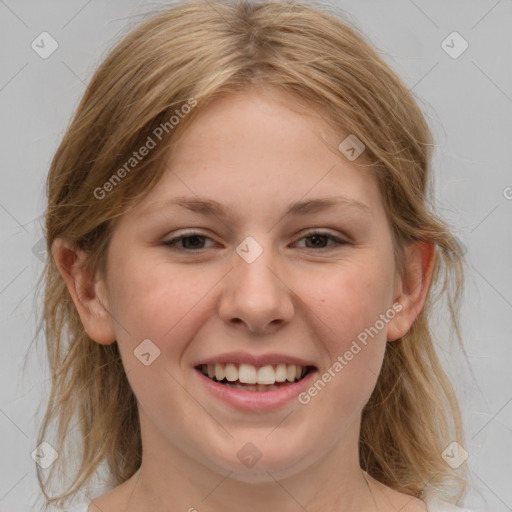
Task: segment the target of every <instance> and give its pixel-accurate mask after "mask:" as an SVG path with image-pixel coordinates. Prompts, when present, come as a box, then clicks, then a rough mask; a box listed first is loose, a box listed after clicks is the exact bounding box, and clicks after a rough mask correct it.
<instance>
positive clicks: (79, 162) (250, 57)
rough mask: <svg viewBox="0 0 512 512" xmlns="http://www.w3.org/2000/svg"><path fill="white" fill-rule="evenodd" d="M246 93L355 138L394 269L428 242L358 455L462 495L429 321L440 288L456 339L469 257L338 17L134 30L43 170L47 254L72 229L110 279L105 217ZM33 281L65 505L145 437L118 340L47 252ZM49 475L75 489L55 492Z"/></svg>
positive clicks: (406, 489)
mask: <svg viewBox="0 0 512 512" xmlns="http://www.w3.org/2000/svg"><path fill="white" fill-rule="evenodd" d="M251 86H261V87H263V86H265V87H269V88H270V89H273V90H279V91H282V92H285V93H287V94H288V95H289V96H291V95H293V96H291V97H293V98H297V99H301V100H304V101H305V102H306V103H307V105H309V106H310V107H311V108H312V109H317V110H319V111H321V112H325V115H326V116H327V117H326V119H325V120H326V121H328V122H329V123H330V124H331V125H332V126H333V127H336V129H338V130H339V131H340V133H341V132H342V131H344V132H345V133H350V134H354V135H355V136H357V138H358V139H359V140H360V141H362V142H363V143H364V145H365V146H366V149H365V153H364V157H365V159H366V161H368V162H370V163H371V166H370V168H371V169H372V170H373V172H374V173H375V176H376V177H377V180H378V185H379V188H380V191H381V194H382V198H383V201H384V205H385V208H386V213H387V216H388V219H389V223H390V226H391V229H392V235H393V241H394V248H395V260H396V264H397V269H398V270H399V271H400V272H403V270H404V248H405V247H406V246H407V245H408V244H410V243H416V242H418V241H426V242H431V243H433V244H435V246H436V252H437V258H436V263H435V267H434V271H433V274H432V285H431V287H430V290H429V294H428V296H427V300H426V303H425V306H424V308H423V310H422V311H421V313H420V314H419V315H418V317H417V319H416V320H415V322H414V324H413V325H412V327H411V329H410V331H409V332H408V333H407V334H406V335H405V336H403V338H401V339H399V340H397V341H395V342H392V343H387V348H386V352H385V356H384V362H383V366H382V370H381V373H380V375H379V378H378V381H377V384H376V387H375V390H374V392H373V394H372V396H371V398H370V400H369V402H368V403H367V405H366V407H365V408H364V410H363V414H362V424H361V435H360V464H361V467H362V468H363V469H364V470H366V471H367V472H368V473H369V474H370V475H371V476H372V477H374V478H376V479H377V480H379V481H380V482H382V483H384V484H385V485H387V486H389V487H391V488H393V489H396V490H398V491H400V492H403V493H406V494H409V495H412V496H416V497H419V498H425V497H426V496H427V489H428V488H429V487H430V488H432V489H434V490H435V491H436V492H439V493H444V496H445V498H447V499H452V500H456V501H459V500H460V499H461V497H462V496H463V495H464V492H465V489H466V479H465V477H464V476H462V475H461V472H462V471H463V470H465V468H464V466H463V467H461V468H460V469H459V470H458V471H455V470H452V468H451V467H450V466H448V465H447V464H446V463H445V461H444V460H443V458H442V457H441V453H442V452H443V450H444V449H445V448H446V447H447V446H448V445H449V444H450V443H451V442H453V441H457V442H458V443H460V444H461V445H464V434H463V429H462V419H461V412H460V409H459V405H458V402H457V398H456V395H455V392H454V390H453V388H452V386H451V384H450V381H449V379H448V377H447V375H446V373H445V371H444V370H443V367H442V365H441V363H440V361H439V359H438V357H437V355H436V352H435V349H434V342H433V337H432V335H431V331H430V327H429V319H430V318H431V315H432V313H433V306H434V304H435V303H436V301H437V300H438V299H440V298H443V297H445V298H446V301H447V307H448V311H449V312H450V321H451V323H452V326H453V328H454V330H455V332H456V334H457V339H458V341H459V343H460V345H461V346H462V339H461V335H460V330H459V323H458V314H459V307H460V306H459V302H460V297H461V294H462V287H463V284H464V272H463V263H464V262H463V258H462V255H461V253H460V249H459V246H458V245H457V242H456V240H455V239H454V237H453V235H452V234H451V230H450V228H449V227H448V225H447V223H446V222H444V221H443V220H442V219H441V218H440V217H439V216H437V215H436V214H435V213H434V209H433V207H432V204H430V198H429V194H430V193H431V187H432V183H431V182H432V174H431V171H430V166H431V154H432V148H433V141H432V135H431V133H430V130H429V127H428V125H427V123H426V121H425V119H424V116H423V115H422V113H421V110H420V109H419V107H418V104H417V102H416V100H415V99H414V97H413V94H412V92H411V91H409V90H408V88H407V86H406V85H405V84H404V83H403V82H402V81H401V80H400V79H399V78H398V77H397V76H396V74H395V73H394V72H393V71H392V70H391V69H390V67H389V66H388V65H387V64H386V63H385V62H384V60H383V59H382V58H381V57H380V56H379V55H378V54H377V52H376V51H375V49H374V48H373V47H372V45H371V44H370V43H369V42H368V41H367V40H366V39H365V37H364V36H363V35H362V34H360V33H359V32H358V30H357V29H356V28H353V27H349V25H348V24H347V23H346V22H344V21H343V20H342V17H341V16H337V15H335V14H333V13H330V12H329V10H328V9H321V8H319V7H316V6H314V5H311V4H310V5H308V4H304V3H300V2H295V1H280V2H272V1H270V2H248V1H237V2H234V3H233V2H228V1H222V0H209V1H208V2H205V1H204V0H191V1H187V2H185V3H182V4H180V5H176V6H173V7H170V8H169V7H168V8H166V9H165V10H163V11H162V12H160V13H158V14H156V15H155V16H153V17H151V18H150V19H148V20H146V21H145V22H144V23H143V24H141V25H139V26H138V27H136V28H135V29H134V30H133V31H132V32H130V33H129V34H128V35H127V36H126V37H125V38H124V39H123V40H122V41H121V42H120V43H119V44H118V45H117V46H116V47H115V48H114V49H113V50H112V51H111V53H110V54H109V55H108V56H107V58H106V59H105V60H104V62H103V63H102V64H101V66H100V67H99V68H98V70H97V71H96V73H95V74H94V76H93V78H92V80H91V82H90V84H89V86H88V87H87V90H86V92H85V94H84V97H83V99H82V100H81V103H80V104H79V106H78V109H77V111H76V113H75V116H74V118H73V120H72V122H71V124H70V126H69V127H68V129H67V132H66V134H65V136H64V138H63V140H62V142H61V144H60V146H59V148H58V150H57V152H56V154H55V156H54V158H53V161H52V163H51V168H50V171H49V175H48V180H47V195H48V207H47V210H46V225H45V235H46V240H47V248H48V253H50V252H51V248H52V244H53V242H54V240H55V239H56V238H58V237H65V238H69V239H71V240H72V241H73V242H74V243H75V245H76V247H77V248H80V249H83V250H84V251H86V252H87V254H88V261H87V265H88V268H89V269H90V270H91V271H92V272H94V271H98V272H105V271H106V269H105V261H106V254H107V250H108V245H109V240H110V236H111V234H112V231H113V229H114V227H115V220H116V219H118V218H119V217H120V216H121V215H122V214H123V213H124V212H125V211H127V209H129V208H130V206H132V205H133V204H135V203H136V202H137V201H139V200H140V199H142V198H143V197H144V196H145V195H146V194H147V193H148V192H149V191H150V190H151V188H152V187H153V186H154V185H155V184H156V183H157V181H158V180H159V178H160V176H161V175H162V172H163V166H162V163H163V162H165V160H166V155H168V153H169V150H170V148H172V146H173V145H174V144H176V142H177V141H178V138H179V136H180V134H181V133H183V131H184V130H185V128H186V127H187V126H188V125H189V124H190V123H191V122H193V120H194V119H195V117H196V115H197V114H198V112H200V111H201V108H202V107H204V106H205V105H206V104H208V103H209V102H210V101H212V100H214V99H215V98H218V97H220V95H222V94H229V93H230V92H233V91H238V90H244V89H246V88H248V87H251ZM191 98H194V99H195V101H197V106H196V107H194V108H192V109H191V111H190V113H189V114H188V115H187V116H184V117H183V119H181V120H180V122H179V124H178V125H177V126H176V128H175V129H173V130H168V133H165V134H164V135H165V136H164V137H163V138H162V142H161V143H159V144H157V145H156V147H155V148H154V149H153V150H152V151H151V152H150V154H149V155H148V156H147V157H146V158H144V159H143V160H141V161H140V162H138V163H137V165H136V167H134V168H133V169H131V170H130V172H129V173H125V175H123V179H122V180H118V181H116V183H115V186H113V187H111V188H112V190H110V191H109V193H108V197H107V198H106V199H105V200H101V199H98V198H97V197H96V196H97V194H95V193H94V191H95V190H97V189H98V187H100V188H101V187H103V186H104V184H105V183H106V182H108V181H109V179H111V178H112V176H113V172H115V170H116V169H120V168H122V166H123V165H124V164H125V163H126V162H127V161H128V159H129V158H130V157H131V156H132V154H133V151H134V150H135V149H138V148H139V147H141V146H142V145H143V144H144V143H145V142H146V141H147V140H148V137H149V136H151V134H152V133H153V132H154V129H155V127H156V126H160V125H161V124H162V123H165V122H166V121H168V120H169V118H170V116H171V115H173V113H174V112H175V111H176V110H177V109H178V110H179V109H180V108H181V107H182V106H183V105H185V104H186V103H187V102H189V104H190V99H191ZM42 277H43V278H44V285H45V288H44V311H43V318H42V322H41V325H40V327H39V329H42V325H43V324H44V330H45V335H46V349H47V351H48V357H49V365H50V369H51V377H52V386H51V394H50V397H49V403H48V407H47V409H46V413H45V416H44V419H43V422H42V425H41V428H40V433H39V438H38V443H40V442H42V441H44V440H46V439H48V435H49V431H50V425H51V423H52V422H53V421H55V420H58V430H57V447H56V449H57V451H58V452H59V453H60V457H59V458H58V459H57V461H56V462H55V463H54V464H53V465H52V467H51V469H50V473H49V477H48V480H46V481H45V482H43V480H42V477H41V470H40V468H39V467H38V468H37V470H38V479H39V483H40V485H41V488H42V490H43V493H44V496H45V497H46V499H47V500H48V504H50V503H55V502H56V503H57V504H58V505H61V504H63V503H66V500H68V499H69V498H70V497H72V496H73V495H74V494H75V493H76V492H78V490H79V489H81V488H82V487H83V486H84V485H86V484H87V483H89V482H90V481H91V479H92V477H93V476H94V474H95V472H96V471H97V470H98V468H99V466H100V464H101V463H106V464H107V467H108V476H109V480H108V485H109V486H112V487H114V486H118V485H120V484H121V483H123V482H124V481H126V480H127V479H129V478H130V477H131V476H132V475H133V474H134V473H135V472H136V471H137V470H138V468H139V466H140V463H141V451H142V445H141V437H140V426H139V420H138V414H137V405H136V399H135V396H134V393H133V391H132V389H131V387H130V385H129V383H128V380H127V378H126V375H125V372H124V368H123V365H122V362H121V358H120V354H119V350H118V347H117V343H113V344H111V345H103V344H99V343H97V342H95V341H93V340H92V339H91V338H89V337H88V335H87V334H86V332H85V331H84V328H83V325H82V323H81V320H80V317H79V315H78V313H77V310H76V308H75V305H74V303H73V301H72V299H71V296H70V294H69V292H68V290H67V288H66V285H65V282H64V280H63V279H62V277H61V275H60V273H59V270H58V268H57V266H56V263H55V261H54V259H53V258H51V257H50V258H49V259H48V261H47V262H46V266H45V269H44V274H43V276H42ZM436 292H437V293H436ZM462 348H463V347H462ZM73 419H76V421H77V423H76V425H77V426H79V429H80V433H79V444H78V446H79V447H80V448H81V454H80V457H79V459H78V460H79V465H78V469H77V471H76V475H73V477H71V476H69V473H68V470H67V469H66V468H67V461H68V460H67V459H68V457H67V456H65V455H64V454H65V452H64V450H65V448H66V447H67V446H68V445H69V444H70V442H71V435H70V434H71V431H72V430H73V429H72V428H71V426H70V424H71V422H72V420H73ZM74 457H77V455H74ZM55 475H58V476H60V477H61V478H62V477H63V476H65V477H66V478H67V479H68V480H69V482H70V483H71V485H69V486H68V487H67V489H66V490H65V492H63V493H61V494H59V495H57V496H52V495H50V494H49V492H48V491H50V490H51V487H50V482H51V479H52V478H54V477H55ZM62 480H64V479H62ZM429 492H430V491H429Z"/></svg>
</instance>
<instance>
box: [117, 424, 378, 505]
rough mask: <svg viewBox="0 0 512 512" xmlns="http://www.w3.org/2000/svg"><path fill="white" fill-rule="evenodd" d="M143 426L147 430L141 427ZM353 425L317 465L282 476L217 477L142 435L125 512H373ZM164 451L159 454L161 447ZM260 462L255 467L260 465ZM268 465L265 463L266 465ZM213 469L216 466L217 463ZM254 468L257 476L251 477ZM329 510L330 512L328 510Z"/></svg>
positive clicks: (210, 467)
mask: <svg viewBox="0 0 512 512" xmlns="http://www.w3.org/2000/svg"><path fill="white" fill-rule="evenodd" d="M146 426H147V425H146ZM357 427H358V425H355V428H354V429H353V431H352V432H346V434H347V435H345V436H344V439H345V440H346V442H344V443H342V444H339V445H338V446H335V447H331V448H330V449H327V450H326V453H325V454H324V455H323V456H320V457H318V458H317V460H315V461H313V462H311V461H299V462H298V463H297V464H295V465H289V466H288V467H286V468H285V469H284V470H281V471H279V470H275V467H272V468H271V469H269V468H268V467H265V466H264V465H263V464H260V462H258V463H257V465H255V466H254V467H253V468H252V470H251V471H245V473H244V472H240V473H236V472H234V471H230V470H224V471H222V468H219V467H215V465H214V464H212V461H211V460H210V461H201V462H198V458H196V457H194V456H193V455H194V454H190V453H184V451H182V450H180V449H179V447H178V446H174V445H173V446H169V445H168V443H167V444H166V443H163V442H162V443H158V442H156V441H158V440H160V441H163V439H161V438H159V434H158V432H156V431H154V430H151V429H150V430H151V431H150V432H149V431H147V432H146V434H147V437H146V438H147V439H152V440H153V441H154V442H153V443H152V444H150V445H149V446H148V445H147V444H146V445H144V443H143V445H144V446H145V449H144V451H143V461H142V465H141V468H140V469H139V471H138V472H137V473H136V474H135V475H133V477H132V478H131V479H130V480H129V481H127V482H126V483H125V484H124V485H123V487H124V491H125V492H124V497H123V500H122V501H123V508H122V509H123V510H124V511H125V512H135V511H137V512H150V511H151V512H164V511H165V512H174V511H188V512H196V511H197V512H218V511H219V510H222V511H223V512H238V511H239V510H242V509H249V510H251V512H267V511H268V510H279V511H280V512H296V511H297V510H308V512H320V511H322V512H323V511H325V510H336V511H338V510H339V511H343V512H352V511H354V512H356V511H357V512H363V511H364V512H377V511H378V507H377V505H376V503H375V500H374V497H373V495H372V491H371V488H370V486H371V485H372V484H371V483H370V486H369V485H368V482H367V479H366V478H365V475H364V474H363V472H362V471H361V469H360V467H359V454H358V452H357V449H353V450H352V449H350V448H349V447H357V442H355V441H354V439H352V437H356V438H357V439H358V436H359V429H358V428H357ZM163 446H165V447H166V449H165V450H163V449H162V447H163ZM263 460H264V459H263V458H262V459H261V462H263ZM267 464H268V463H267ZM218 466H221V464H220V463H219V464H218ZM256 467H259V468H260V471H257V472H256V471H254V469H255V468H256ZM333 504H335V506H333Z"/></svg>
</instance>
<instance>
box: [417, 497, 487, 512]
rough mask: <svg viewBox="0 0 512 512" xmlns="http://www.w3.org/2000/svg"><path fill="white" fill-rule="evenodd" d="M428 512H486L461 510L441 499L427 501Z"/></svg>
mask: <svg viewBox="0 0 512 512" xmlns="http://www.w3.org/2000/svg"><path fill="white" fill-rule="evenodd" d="M425 503H426V505H427V511H428V512H484V511H481V510H479V511H477V510H474V509H469V508H461V507H458V506H457V505H453V504H452V503H449V502H447V501H443V500H441V499H439V498H430V499H427V500H425Z"/></svg>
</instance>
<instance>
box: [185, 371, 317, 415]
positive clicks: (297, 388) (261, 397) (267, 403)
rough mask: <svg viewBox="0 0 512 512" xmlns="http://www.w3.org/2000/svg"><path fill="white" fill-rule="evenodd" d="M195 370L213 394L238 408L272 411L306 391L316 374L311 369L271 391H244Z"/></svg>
mask: <svg viewBox="0 0 512 512" xmlns="http://www.w3.org/2000/svg"><path fill="white" fill-rule="evenodd" d="M195 372H196V373H197V374H198V376H199V377H200V379H201V380H202V382H203V383H204V385H205V386H206V389H207V390H208V391H209V392H210V393H211V394H212V395H214V396H216V397H217V398H220V399H221V400H224V401H225V402H227V403H228V404H230V405H232V406H234V407H236V408H237V409H243V410H246V411H270V410H274V409H278V408H279V407H282V406H283V405H285V404H287V403H288V402H291V401H292V400H294V399H296V398H297V396H298V395H299V394H300V393H302V392H303V391H305V390H306V388H307V387H308V386H310V383H311V381H312V380H313V379H314V377H315V374H316V370H312V371H311V370H310V372H309V373H308V374H307V375H306V376H305V377H304V378H303V379H301V380H299V381H298V382H294V383H293V384H288V385H287V386H284V387H282V388H280V389H273V390H271V391H242V390H241V389H236V388H230V387H229V386H224V385H223V384H219V383H218V382H215V381H214V380H212V379H210V378H208V377H207V376H206V375H204V374H203V372H202V371H201V370H197V369H195Z"/></svg>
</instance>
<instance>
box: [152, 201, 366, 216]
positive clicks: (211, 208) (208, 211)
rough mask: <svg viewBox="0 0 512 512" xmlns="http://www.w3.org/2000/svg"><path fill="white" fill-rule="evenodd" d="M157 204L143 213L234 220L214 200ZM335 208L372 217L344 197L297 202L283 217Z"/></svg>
mask: <svg viewBox="0 0 512 512" xmlns="http://www.w3.org/2000/svg"><path fill="white" fill-rule="evenodd" d="M157 204H158V206H157V207H153V208H151V209H147V210H144V212H143V213H144V214H146V213H147V214H149V213H153V212H155V211H159V210H161V209H164V208H167V207H170V206H180V207H182V208H186V209H187V210H190V211H193V212H196V213H200V214H202V215H215V216H217V217H220V218H225V219H226V218H228V217H229V216H230V215H232V216H234V217H235V218H236V215H233V209H232V208H229V207H227V206H225V205H223V204H222V203H219V202H218V201H215V200H214V199H207V198H199V197H187V196H179V197H174V198H172V199H169V200H167V201H163V202H159V203H157ZM335 206H340V207H343V208H347V209H354V210H359V211H360V212H362V213H364V214H366V215H369V216H370V217H372V212H371V210H370V208H369V207H368V205H366V204H364V203H361V202H360V201H356V200H355V199H352V198H350V197H345V196H333V197H322V198H315V199H307V200H304V201H298V202H296V203H292V204H291V205H289V206H288V208H287V209H286V212H285V214H284V215H285V216H286V215H291V216H301V215H307V214H310V213H317V212H320V211H324V210H327V209H329V208H333V207H335Z"/></svg>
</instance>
